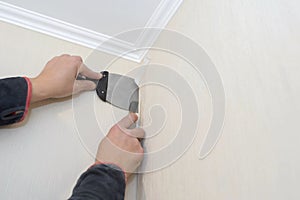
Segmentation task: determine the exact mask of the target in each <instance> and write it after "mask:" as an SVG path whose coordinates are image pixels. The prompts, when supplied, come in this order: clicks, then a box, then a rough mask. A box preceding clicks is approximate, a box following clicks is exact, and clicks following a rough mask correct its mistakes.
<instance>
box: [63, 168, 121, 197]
mask: <svg viewBox="0 0 300 200" xmlns="http://www.w3.org/2000/svg"><path fill="white" fill-rule="evenodd" d="M124 195H125V175H124V173H123V172H122V170H121V169H120V168H118V167H117V166H115V165H107V164H98V165H95V166H92V167H91V168H89V169H88V170H87V171H86V172H84V173H83V174H82V175H81V176H80V178H79V180H78V181H77V184H76V185H75V187H74V189H73V193H72V196H71V197H70V199H69V200H123V199H124Z"/></svg>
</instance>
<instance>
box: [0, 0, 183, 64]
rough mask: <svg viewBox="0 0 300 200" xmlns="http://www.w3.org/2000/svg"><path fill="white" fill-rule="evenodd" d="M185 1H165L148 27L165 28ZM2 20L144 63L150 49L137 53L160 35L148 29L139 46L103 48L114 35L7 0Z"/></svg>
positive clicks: (0, 9)
mask: <svg viewBox="0 0 300 200" xmlns="http://www.w3.org/2000/svg"><path fill="white" fill-rule="evenodd" d="M182 1H183V0H162V1H161V2H160V3H159V5H158V6H157V8H156V10H155V12H154V13H153V14H152V16H151V18H150V19H149V20H148V22H147V24H146V26H145V27H144V28H164V27H165V26H166V25H167V23H168V22H169V20H170V19H171V17H172V16H173V15H174V13H175V12H176V10H177V9H178V7H179V6H180V4H181V3H182ZM0 20H2V21H5V22H8V23H12V24H15V25H18V26H21V27H25V28H28V29H31V30H34V31H38V32H41V33H44V34H48V35H51V36H54V37H57V38H60V39H63V40H67V41H70V42H73V43H76V44H80V45H83V46H86V47H89V48H93V49H98V50H101V51H104V52H107V53H110V54H114V55H121V54H122V55H123V54H124V52H130V53H128V54H126V55H124V56H123V57H124V58H126V59H129V60H133V61H136V62H141V60H142V59H143V57H144V56H145V54H146V53H147V50H145V51H137V52H138V53H137V52H134V51H133V50H134V49H138V48H139V47H144V46H145V45H147V46H149V45H150V46H151V44H153V42H154V41H155V39H156V38H157V36H158V34H155V33H157V31H152V32H151V31H147V29H145V31H143V32H142V33H141V34H140V35H139V36H138V38H137V39H136V41H135V43H130V42H127V41H124V40H121V39H113V40H109V43H105V45H102V46H100V45H101V44H103V42H105V41H107V40H108V39H111V38H113V36H112V35H106V34H102V33H99V32H96V31H93V30H90V29H87V28H83V27H81V26H77V25H74V24H71V23H67V22H65V21H62V20H58V19H55V18H53V17H49V16H46V15H43V14H39V13H37V12H33V11H30V10H27V9H24V8H21V7H18V6H15V5H12V4H9V3H6V2H3V1H0ZM137 28H142V27H137ZM124 31H126V30H124Z"/></svg>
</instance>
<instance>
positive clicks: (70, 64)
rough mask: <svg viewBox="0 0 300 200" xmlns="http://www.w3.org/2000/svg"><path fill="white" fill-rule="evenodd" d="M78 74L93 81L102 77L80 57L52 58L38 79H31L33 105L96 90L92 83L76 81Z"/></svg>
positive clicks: (64, 56)
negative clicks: (46, 100)
mask: <svg viewBox="0 0 300 200" xmlns="http://www.w3.org/2000/svg"><path fill="white" fill-rule="evenodd" d="M78 74H81V75H83V76H85V77H88V78H91V79H100V78H101V77H102V75H101V74H100V73H96V72H93V71H92V70H90V69H89V68H88V67H87V66H85V65H84V64H83V61H82V58H81V57H79V56H70V55H61V56H57V57H54V58H52V59H51V60H50V61H49V62H48V63H47V64H46V66H45V67H44V69H43V71H42V72H41V73H40V74H39V75H38V76H37V77H35V78H31V79H30V81H31V84H32V96H31V103H34V102H37V101H41V100H44V99H48V98H61V97H67V96H70V95H71V94H76V93H79V92H82V91H87V90H94V89H95V88H96V84H95V83H94V82H92V81H88V80H76V77H77V75H78Z"/></svg>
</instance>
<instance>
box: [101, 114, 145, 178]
mask: <svg viewBox="0 0 300 200" xmlns="http://www.w3.org/2000/svg"><path fill="white" fill-rule="evenodd" d="M137 119H138V116H137V115H136V114H134V113H130V114H129V115H127V116H126V117H124V118H123V119H122V120H121V121H119V122H118V123H117V124H115V125H114V126H113V127H112V128H111V129H110V131H109V133H108V134H107V136H106V137H105V138H104V139H103V140H102V141H101V142H100V144H99V147H98V152H97V156H96V161H98V162H100V163H104V164H105V163H107V164H109V163H110V164H115V165H117V166H119V167H120V168H122V170H124V172H125V178H126V179H127V178H128V177H129V176H130V175H131V174H132V173H133V172H134V171H135V170H136V169H137V167H138V166H139V165H140V163H141V162H142V160H143V154H144V150H143V148H142V146H141V143H140V141H139V140H138V139H139V138H143V137H144V134H145V132H144V130H143V129H141V128H134V129H129V127H130V126H131V125H132V124H134V122H136V121H137Z"/></svg>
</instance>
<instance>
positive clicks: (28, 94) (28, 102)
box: [20, 77, 32, 121]
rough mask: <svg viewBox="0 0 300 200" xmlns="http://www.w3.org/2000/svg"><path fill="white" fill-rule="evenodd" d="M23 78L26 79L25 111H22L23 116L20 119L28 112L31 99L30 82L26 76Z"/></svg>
mask: <svg viewBox="0 0 300 200" xmlns="http://www.w3.org/2000/svg"><path fill="white" fill-rule="evenodd" d="M23 78H24V79H25V80H26V83H27V98H26V107H25V111H24V114H23V117H22V118H21V120H20V121H22V120H24V119H25V117H26V115H27V114H28V110H29V106H30V101H31V95H32V84H31V81H30V79H29V78H28V77H23Z"/></svg>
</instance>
